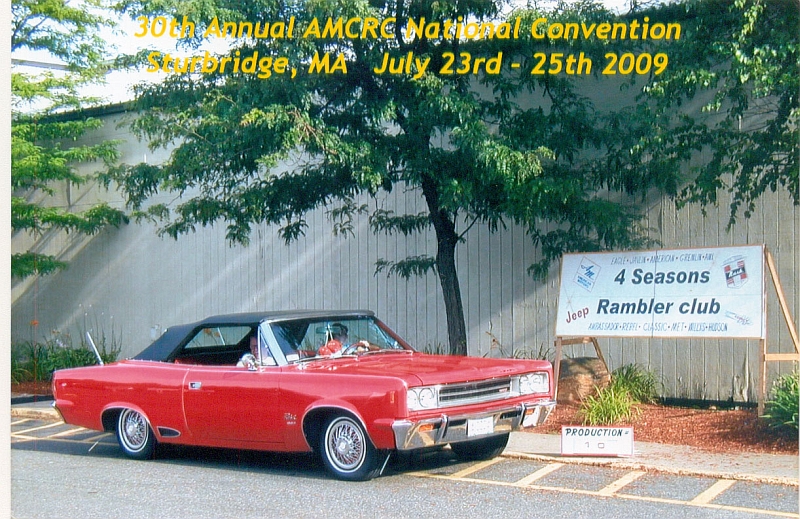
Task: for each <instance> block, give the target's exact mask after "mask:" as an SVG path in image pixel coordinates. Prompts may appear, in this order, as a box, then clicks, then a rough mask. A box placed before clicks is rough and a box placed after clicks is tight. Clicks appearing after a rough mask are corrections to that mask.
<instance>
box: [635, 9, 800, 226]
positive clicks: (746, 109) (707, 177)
mask: <svg viewBox="0 0 800 519" xmlns="http://www.w3.org/2000/svg"><path fill="white" fill-rule="evenodd" d="M635 14H636V15H637V16H639V17H643V16H645V15H649V17H650V19H651V23H656V22H658V21H661V22H666V21H672V22H676V21H677V22H680V23H681V25H682V27H683V29H684V35H683V37H682V38H681V40H680V41H677V42H675V43H674V44H672V45H670V49H669V59H670V65H669V68H668V70H667V72H666V73H665V74H663V75H661V76H656V77H654V78H651V80H650V81H648V82H647V84H646V85H645V87H644V90H643V95H642V97H641V98H640V102H641V110H640V111H639V114H641V115H643V116H644V117H643V118H640V119H639V120H640V121H641V122H643V123H644V121H647V123H645V126H647V130H646V133H645V135H646V137H645V138H643V139H642V140H641V141H640V143H639V147H638V151H639V152H640V153H641V154H642V155H643V156H645V155H648V156H654V157H660V158H661V159H660V164H661V167H662V168H665V169H671V170H675V171H677V170H680V167H681V165H686V164H690V163H691V164H692V165H691V167H690V168H689V171H690V174H689V175H688V176H687V177H685V178H680V179H679V182H678V183H676V185H675V187H674V189H672V190H671V194H673V195H674V196H675V198H676V200H677V202H678V204H679V205H683V204H686V203H693V202H697V203H701V204H703V205H707V204H714V205H715V204H716V203H717V201H718V198H717V197H718V195H719V194H720V193H721V192H725V191H727V192H729V193H731V194H732V202H731V204H730V219H729V225H731V226H732V225H733V224H734V223H735V222H736V220H737V218H738V217H740V216H742V215H743V216H744V217H745V218H747V217H749V216H750V214H751V213H752V212H753V210H754V208H755V201H756V200H757V199H758V197H760V196H761V195H762V194H763V193H765V192H766V191H767V190H771V191H776V190H778V189H786V190H788V192H789V194H790V196H791V197H792V200H793V201H794V203H795V204H798V203H800V184H799V183H798V172H799V171H800V164H799V163H798V159H799V158H800V157H798V153H797V143H798V142H800V104H798V103H800V101H799V100H798V92H800V40H798V37H797V35H798V30H800V3H798V2H797V0H776V1H766V0H736V1H734V2H730V1H722V0H686V1H684V2H680V3H676V4H671V5H667V6H664V7H659V8H657V9H648V10H646V11H642V12H638V13H635ZM692 102H695V103H699V104H701V105H702V111H701V112H700V113H687V111H686V110H685V109H682V106H683V105H686V104H688V103H692ZM700 150H703V151H705V152H706V153H707V154H708V156H709V157H710V158H709V159H708V160H705V161H702V162H697V161H695V162H694V163H692V162H691V161H692V159H693V158H696V155H697V152H699V151H700ZM648 168H652V165H651V164H649V163H647V162H643V163H642V167H641V168H634V169H636V170H637V172H638V173H639V174H646V171H647V170H648Z"/></svg>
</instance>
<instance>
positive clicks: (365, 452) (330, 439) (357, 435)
mask: <svg viewBox="0 0 800 519" xmlns="http://www.w3.org/2000/svg"><path fill="white" fill-rule="evenodd" d="M319 450H320V455H321V456H322V461H323V462H324V463H325V468H326V469H328V472H330V473H331V474H332V475H333V476H334V477H336V478H338V479H343V480H346V481H366V480H368V479H372V478H374V477H375V476H376V475H377V472H378V451H377V449H375V447H374V446H373V445H372V442H371V441H370V439H369V437H368V436H367V433H366V431H365V430H364V428H363V427H362V426H361V424H360V423H359V422H358V420H355V419H354V418H351V417H349V416H345V415H339V416H334V417H333V418H331V419H329V420H328V421H327V422H326V423H325V429H324V432H323V434H322V435H321V438H320V449H319Z"/></svg>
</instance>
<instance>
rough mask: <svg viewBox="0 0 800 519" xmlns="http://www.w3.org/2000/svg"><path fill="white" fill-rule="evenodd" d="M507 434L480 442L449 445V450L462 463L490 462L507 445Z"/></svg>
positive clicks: (471, 441)
mask: <svg viewBox="0 0 800 519" xmlns="http://www.w3.org/2000/svg"><path fill="white" fill-rule="evenodd" d="M508 436H509V435H508V433H506V434H501V435H499V436H490V437H488V438H483V439H480V440H470V441H466V442H459V443H451V444H450V448H451V449H452V450H453V452H454V453H455V455H456V456H458V457H459V459H462V460H464V461H482V460H490V459H492V458H495V457H497V456H499V455H500V453H501V452H503V451H504V450H505V448H506V445H507V444H508Z"/></svg>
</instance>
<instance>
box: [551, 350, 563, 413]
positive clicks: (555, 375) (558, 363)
mask: <svg viewBox="0 0 800 519" xmlns="http://www.w3.org/2000/svg"><path fill="white" fill-rule="evenodd" d="M561 346H562V344H561V337H560V336H559V337H556V361H555V364H553V378H554V379H555V380H554V381H553V400H555V401H558V377H559V375H560V373H559V372H560V371H561Z"/></svg>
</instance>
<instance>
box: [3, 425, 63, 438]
mask: <svg viewBox="0 0 800 519" xmlns="http://www.w3.org/2000/svg"><path fill="white" fill-rule="evenodd" d="M59 425H64V422H53V423H49V424H47V425H40V426H39V427H31V428H30V429H25V430H24V431H17V432H15V433H12V436H19V435H23V434H26V433H29V432H33V431H41V430H42V429H49V428H51V427H58V426H59Z"/></svg>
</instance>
